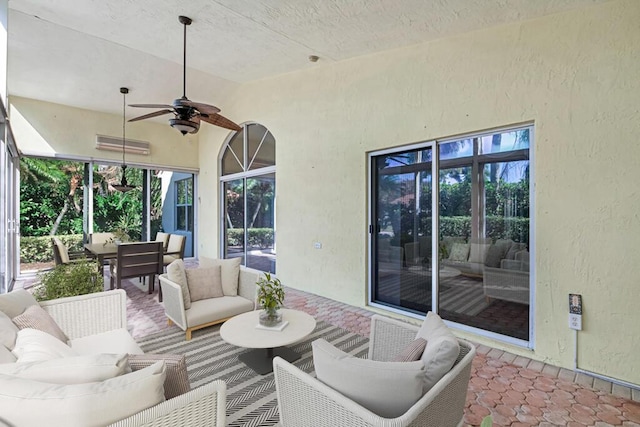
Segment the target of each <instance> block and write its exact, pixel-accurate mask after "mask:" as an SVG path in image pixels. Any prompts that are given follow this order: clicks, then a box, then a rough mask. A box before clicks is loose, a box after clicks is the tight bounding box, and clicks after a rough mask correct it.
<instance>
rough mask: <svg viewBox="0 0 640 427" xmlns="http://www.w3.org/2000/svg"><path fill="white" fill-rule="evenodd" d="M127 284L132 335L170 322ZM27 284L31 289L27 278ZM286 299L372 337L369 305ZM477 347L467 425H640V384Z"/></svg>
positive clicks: (290, 292) (290, 295)
mask: <svg viewBox="0 0 640 427" xmlns="http://www.w3.org/2000/svg"><path fill="white" fill-rule="evenodd" d="M187 265H195V263H194V262H193V261H192V262H187ZM107 274H108V273H107ZM106 282H107V283H108V278H107V280H106ZM126 282H127V283H125V284H124V286H123V287H124V288H125V290H126V291H127V297H128V298H127V315H128V320H129V327H130V330H131V333H132V334H133V336H134V337H135V338H141V337H143V336H145V335H148V334H151V333H154V332H158V331H161V330H163V329H165V328H168V327H169V326H168V325H167V322H166V318H165V316H164V310H163V308H162V305H161V304H160V303H159V302H158V296H157V293H154V294H153V295H148V294H147V292H145V291H144V285H142V284H141V283H139V282H138V281H137V280H135V279H134V280H129V281H126ZM23 285H25V287H28V286H29V282H28V281H27V282H23ZM18 286H20V284H18ZM285 305H286V306H287V307H289V308H293V309H298V310H302V311H305V312H307V313H309V314H311V315H313V316H314V317H315V318H316V319H318V320H324V321H326V322H328V323H331V324H333V325H336V326H339V327H341V328H344V329H347V330H349V331H352V332H355V333H358V334H361V335H364V336H368V335H369V323H370V317H371V316H372V315H373V313H372V312H370V311H368V310H365V309H362V308H357V307H352V306H349V305H346V304H343V303H340V302H338V301H333V300H330V299H327V298H323V297H320V296H317V295H313V294H309V293H306V292H302V291H298V290H295V289H287V292H286V301H285ZM173 327H174V328H175V326H173ZM476 346H477V348H478V352H477V355H476V358H475V359H474V361H473V366H472V371H471V380H470V382H469V389H468V391H467V404H466V409H465V415H464V422H465V425H470V426H478V425H480V422H481V421H482V419H483V418H484V417H485V416H487V415H491V416H492V417H493V422H494V425H496V426H514V427H515V426H597V427H604V426H627V427H631V426H637V427H640V402H639V401H640V391H638V390H632V389H629V388H627V387H622V386H619V385H617V384H613V385H612V384H611V383H608V382H606V381H603V380H600V379H594V378H593V377H589V376H587V375H584V374H576V373H574V372H573V371H570V370H567V369H560V368H558V367H555V366H551V365H547V364H544V363H541V362H537V361H534V360H530V359H527V358H525V357H521V356H516V355H513V354H510V353H506V352H503V351H500V350H497V349H493V348H491V347H487V346H484V345H477V344H476Z"/></svg>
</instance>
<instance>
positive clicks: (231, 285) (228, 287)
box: [200, 257, 242, 297]
mask: <svg viewBox="0 0 640 427" xmlns="http://www.w3.org/2000/svg"><path fill="white" fill-rule="evenodd" d="M241 262H242V258H229V259H213V258H206V257H201V258H200V267H213V266H216V265H219V266H220V268H221V270H220V274H221V276H222V292H223V293H224V295H225V296H230V297H234V296H236V295H238V280H239V278H240V263H241Z"/></svg>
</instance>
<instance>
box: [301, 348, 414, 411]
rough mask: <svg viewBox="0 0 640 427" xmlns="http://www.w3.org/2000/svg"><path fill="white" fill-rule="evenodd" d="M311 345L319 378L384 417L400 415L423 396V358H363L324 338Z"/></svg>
mask: <svg viewBox="0 0 640 427" xmlns="http://www.w3.org/2000/svg"><path fill="white" fill-rule="evenodd" d="M312 348H313V365H314V367H315V370H316V376H317V378H318V380H320V381H322V382H323V383H325V384H326V385H328V386H329V387H331V388H333V389H334V390H336V391H338V392H340V393H342V394H343V395H345V396H346V397H348V398H349V399H351V400H353V401H354V402H356V403H358V404H360V405H362V406H363V407H365V408H367V409H368V410H370V411H371V412H373V413H375V414H378V415H379V416H381V417H385V418H395V417H399V416H400V415H402V414H404V413H405V412H407V410H408V409H409V408H411V406H413V405H414V404H415V403H416V402H417V401H418V399H420V397H422V390H423V383H424V365H423V363H422V362H421V361H416V362H379V361H375V360H368V359H360V358H357V357H354V356H352V355H350V354H347V353H345V352H343V351H341V350H340V349H338V348H335V347H334V346H333V345H331V344H330V343H328V342H327V341H325V340H323V339H317V340H315V341H314V342H313V343H312Z"/></svg>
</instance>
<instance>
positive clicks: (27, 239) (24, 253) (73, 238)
mask: <svg viewBox="0 0 640 427" xmlns="http://www.w3.org/2000/svg"><path fill="white" fill-rule="evenodd" d="M55 237H57V238H59V239H60V241H61V242H62V243H64V244H65V245H66V246H67V248H69V251H71V252H75V251H81V250H82V234H67V235H63V236H55ZM52 260H53V247H52V246H51V236H37V237H33V236H21V237H20V262H21V263H24V264H29V263H32V262H49V261H52Z"/></svg>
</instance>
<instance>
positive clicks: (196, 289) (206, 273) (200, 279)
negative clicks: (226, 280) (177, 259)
mask: <svg viewBox="0 0 640 427" xmlns="http://www.w3.org/2000/svg"><path fill="white" fill-rule="evenodd" d="M185 273H186V274H187V285H188V286H189V295H191V302H192V303H193V302H194V301H200V300H203V299H209V298H220V297H222V296H224V294H223V293H222V279H221V277H220V266H219V265H216V266H213V267H206V268H191V269H188V270H185Z"/></svg>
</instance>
